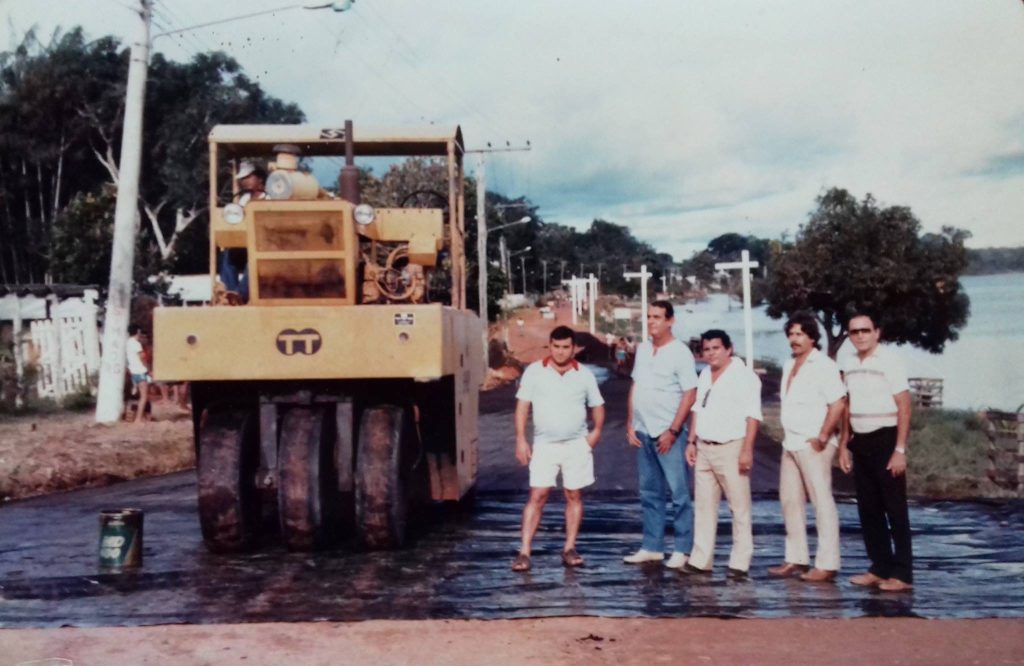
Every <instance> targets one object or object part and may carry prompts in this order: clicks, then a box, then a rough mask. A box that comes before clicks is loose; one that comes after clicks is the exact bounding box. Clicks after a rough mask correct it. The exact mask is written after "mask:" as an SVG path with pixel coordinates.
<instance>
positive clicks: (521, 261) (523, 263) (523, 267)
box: [519, 255, 526, 296]
mask: <svg viewBox="0 0 1024 666" xmlns="http://www.w3.org/2000/svg"><path fill="white" fill-rule="evenodd" d="M519 269H520V270H521V271H523V296H526V256H525V255H524V256H522V257H519Z"/></svg>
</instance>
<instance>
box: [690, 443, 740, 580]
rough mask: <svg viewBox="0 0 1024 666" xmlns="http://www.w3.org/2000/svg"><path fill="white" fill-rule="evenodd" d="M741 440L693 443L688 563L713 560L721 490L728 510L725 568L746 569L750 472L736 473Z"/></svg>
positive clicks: (699, 564) (700, 566)
mask: <svg viewBox="0 0 1024 666" xmlns="http://www.w3.org/2000/svg"><path fill="white" fill-rule="evenodd" d="M742 448H743V440H742V439H734V440H733V441H731V442H726V443H724V444H705V443H704V442H702V441H699V440H698V442H697V465H696V466H695V467H694V474H693V476H694V479H693V512H694V517H693V552H692V553H690V560H689V563H690V564H691V565H693V566H695V567H697V568H698V569H705V570H708V569H711V568H712V567H713V566H714V561H715V535H716V534H717V533H718V505H719V503H720V502H721V500H722V493H723V492H724V493H725V499H726V501H727V502H728V503H729V511H730V512H731V513H732V552H731V553H730V554H729V568H730V569H737V570H739V571H747V570H749V569H750V559H751V557H753V555H754V536H753V525H752V522H751V518H750V474H749V473H747V474H740V470H739V460H740V451H741V450H742Z"/></svg>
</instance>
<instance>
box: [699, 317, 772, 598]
mask: <svg viewBox="0 0 1024 666" xmlns="http://www.w3.org/2000/svg"><path fill="white" fill-rule="evenodd" d="M700 341H701V349H702V351H703V358H704V361H706V362H707V364H708V367H706V368H704V370H702V371H701V373H700V377H699V378H698V379H697V401H696V403H695V404H694V406H693V413H692V415H691V416H690V436H689V441H688V443H687V445H686V462H688V463H689V464H690V465H692V466H693V468H694V470H693V497H694V523H693V552H692V553H691V554H690V561H689V562H688V563H687V564H686V566H685V567H683V568H682V569H681V570H680V571H681V573H683V574H687V575H692V574H709V573H711V568H712V566H713V565H714V561H715V536H716V535H717V534H718V505H719V504H720V503H721V500H722V495H723V494H724V495H725V500H726V502H728V504H729V512H730V513H731V514H732V551H731V552H730V553H729V571H728V574H727V575H728V576H729V577H730V578H733V579H740V580H742V579H745V578H746V577H747V574H748V572H749V571H750V559H751V557H753V555H754V532H753V524H752V518H751V499H750V470H751V469H752V468H753V466H754V440H755V439H756V438H757V430H758V427H759V426H760V424H761V421H762V420H763V418H764V417H763V416H762V413H761V380H760V378H758V376H757V375H756V374H754V371H753V370H751V369H750V368H748V367H747V366H746V364H745V363H744V362H743V359H741V358H737V357H734V356H733V355H732V340H731V339H730V338H729V334H728V333H726V332H725V331H723V330H720V329H711V330H709V331H704V332H703V333H701V335H700Z"/></svg>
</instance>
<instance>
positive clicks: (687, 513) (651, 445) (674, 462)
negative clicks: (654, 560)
mask: <svg viewBox="0 0 1024 666" xmlns="http://www.w3.org/2000/svg"><path fill="white" fill-rule="evenodd" d="M636 436H637V437H638V438H639V439H640V443H641V446H640V451H639V452H638V457H637V471H638V472H639V477H640V478H639V480H640V483H639V485H640V506H641V507H642V509H643V529H644V540H643V545H642V546H641V548H643V549H644V550H650V551H654V552H662V550H663V547H664V544H665V517H666V515H667V514H668V513H669V512H668V511H667V507H666V506H665V495H666V490H667V491H668V492H669V494H670V495H671V499H672V504H671V506H672V511H671V514H670V515H671V520H672V528H673V530H674V531H675V541H674V545H673V547H672V550H673V551H676V552H680V553H687V554H689V552H690V550H691V549H692V548H693V502H692V501H691V500H690V487H689V483H688V482H687V478H686V459H685V457H684V449H685V448H686V447H685V446H684V442H686V428H683V432H682V433H681V434H680V435H679V437H678V438H676V441H675V443H673V444H672V448H671V449H669V450H668V453H664V454H662V453H658V448H657V439H656V438H654V437H651V436H650V435H648V434H647V433H643V432H638V433H636Z"/></svg>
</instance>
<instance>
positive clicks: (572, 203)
mask: <svg viewBox="0 0 1024 666" xmlns="http://www.w3.org/2000/svg"><path fill="white" fill-rule="evenodd" d="M136 1H137V0H49V1H45V2H44V1H41V0H0V15H3V16H5V17H6V18H7V23H6V26H5V29H4V30H3V34H2V35H0V49H4V50H6V49H7V48H8V47H9V46H10V44H11V43H12V39H14V38H16V37H17V36H19V35H21V34H23V33H24V31H25V30H26V29H28V28H30V27H32V26H38V28H39V29H40V34H43V35H45V34H48V33H49V32H50V31H52V30H53V29H54V28H55V27H57V26H58V25H60V26H63V27H65V28H67V27H71V26H73V25H78V24H80V25H82V26H83V27H84V28H85V30H86V31H87V33H88V34H89V35H90V36H93V37H98V36H100V35H103V34H115V35H118V36H121V37H122V38H125V39H127V38H129V37H131V36H132V35H133V34H134V33H133V30H134V29H135V28H134V26H135V25H136V24H137V17H136V16H134V15H133V13H132V12H131V10H130V8H131V7H132V6H134V5H135V3H136ZM309 3H314V0H309ZM288 4H289V3H288V1H287V0H276V1H275V0H247V1H246V2H233V1H232V2H226V1H225V2H217V3H212V2H209V0H158V1H157V2H156V14H155V22H156V26H155V28H154V32H160V31H161V30H163V31H166V30H173V29H176V28H182V27H186V26H191V25H195V24H198V23H204V22H206V21H214V20H217V19H222V18H229V17H233V16H238V15H240V14H247V13H252V12H258V11H262V10H269V9H275V8H279V7H281V6H283V5H288ZM155 48H156V49H157V50H159V51H163V52H164V53H166V54H167V55H168V56H169V57H171V58H174V59H185V58H188V57H190V56H191V55H192V54H194V53H196V52H198V51H205V50H212V49H222V50H224V51H226V52H228V53H229V54H231V55H232V56H234V57H235V58H236V59H237V60H238V61H239V62H240V63H241V64H242V66H243V67H244V68H245V69H246V71H247V72H249V73H250V75H252V76H253V77H254V78H256V79H258V80H259V81H260V82H261V84H262V85H263V86H264V88H265V89H266V90H268V91H269V92H270V93H271V94H274V95H276V96H278V97H281V98H283V99H285V100H288V101H294V102H297V103H298V104H299V105H300V106H301V107H302V109H303V110H304V111H305V112H306V114H307V116H308V118H309V120H310V122H312V123H314V124H324V125H330V126H335V125H337V124H339V122H340V121H341V120H343V119H345V118H352V119H353V120H354V121H355V123H356V126H357V127H358V126H359V125H360V124H364V125H419V124H422V123H439V124H455V123H458V124H461V125H462V127H463V131H464V134H465V137H466V143H467V147H468V148H481V147H484V146H486V145H487V144H488V143H490V144H492V145H495V146H504V145H505V144H506V142H508V143H509V145H511V146H516V147H518V146H523V145H525V144H526V142H527V141H529V142H530V145H531V146H532V150H530V151H529V152H508V153H497V154H494V155H492V156H490V158H489V161H488V184H489V186H490V188H491V189H493V190H496V191H499V192H501V193H503V194H506V195H508V196H518V195H525V196H528V197H529V198H530V199H531V200H532V201H534V202H535V203H537V204H538V205H540V207H541V214H542V215H543V216H544V218H545V219H547V220H551V221H557V222H559V223H562V224H570V225H573V226H577V227H581V228H582V227H586V226H588V225H589V223H590V221H591V220H592V219H594V218H595V217H600V218H603V219H607V220H610V221H613V222H616V223H620V224H625V225H628V226H629V227H630V228H631V229H632V230H633V232H634V233H635V234H636V235H637V236H638V237H640V238H642V239H644V240H647V241H649V242H651V243H652V244H654V245H655V246H656V247H657V248H658V249H659V250H660V251H664V252H669V253H672V254H673V255H675V256H676V258H684V257H685V256H688V255H689V253H690V252H692V251H693V250H694V249H697V248H699V247H702V246H703V245H704V244H705V243H706V242H707V241H708V240H709V239H711V238H713V237H714V236H716V235H718V234H720V233H724V232H727V231H734V232H738V233H743V234H746V233H752V234H756V235H759V236H769V237H777V236H778V235H780V234H782V233H784V232H789V233H790V234H792V233H794V232H795V231H796V230H797V228H798V226H799V225H800V224H801V223H802V222H803V221H804V220H805V219H806V216H807V213H808V212H809V211H810V210H811V209H812V208H813V207H814V198H815V197H816V196H817V195H818V194H819V193H820V192H822V191H823V190H824V189H826V188H828V187H831V186H833V185H836V186H841V187H845V188H847V189H848V190H850V191H851V192H853V193H854V194H855V195H857V196H858V197H861V196H863V195H864V194H865V193H868V192H870V193H872V194H874V195H875V197H876V198H877V199H878V200H879V201H880V202H881V203H882V204H885V205H890V204H893V205H908V206H910V207H911V208H912V209H913V210H914V212H915V213H916V214H917V215H918V217H919V218H920V219H921V221H922V223H923V225H924V227H925V228H926V229H928V230H936V231H937V230H938V229H940V228H941V227H942V226H943V225H954V226H959V227H963V228H966V229H968V230H970V231H971V232H972V234H973V238H972V240H971V241H970V244H971V245H972V246H974V247H984V246H991V245H1020V244H1022V243H1024V3H1022V2H1021V0H984V1H982V0H899V1H896V2H894V1H893V0H856V1H854V0H777V1H776V2H765V1H764V0H701V1H697V0H671V1H670V0H633V1H632V2H620V3H601V2H594V0H588V1H583V0H564V1H558V0H515V1H505V2H497V1H496V0H443V1H437V0H436V1H434V2H423V1H422V0H358V2H357V3H356V4H355V5H354V6H353V9H352V10H351V11H348V12H345V13H333V12H331V11H329V10H317V11H308V10H303V9H291V10H282V11H278V12H275V13H273V14H267V15H263V16H258V17H252V18H247V19H241V20H238V21H233V22H230V23H227V24H222V25H217V26H212V27H208V28H203V29H197V30H194V31H190V32H187V33H185V34H182V35H177V36H165V37H159V38H157V39H156V42H155Z"/></svg>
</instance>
